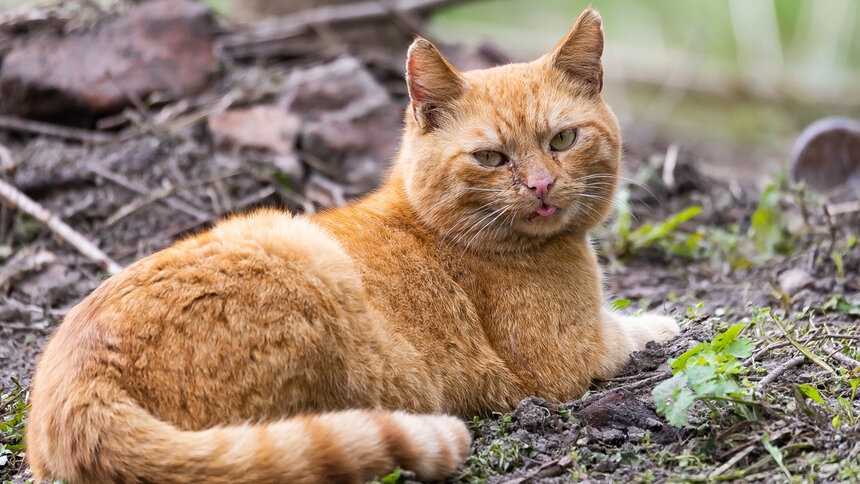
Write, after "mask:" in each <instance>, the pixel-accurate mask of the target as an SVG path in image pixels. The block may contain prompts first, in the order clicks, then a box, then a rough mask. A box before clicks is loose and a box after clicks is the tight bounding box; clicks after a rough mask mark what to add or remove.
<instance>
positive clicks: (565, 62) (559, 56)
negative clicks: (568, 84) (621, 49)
mask: <svg viewBox="0 0 860 484" xmlns="http://www.w3.org/2000/svg"><path fill="white" fill-rule="evenodd" d="M602 55H603V22H602V21H601V20H600V14H599V13H597V11H596V10H594V9H592V8H591V7H588V8H587V9H585V11H584V12H582V15H580V16H579V18H578V19H577V20H576V23H575V24H574V25H573V28H571V29H570V31H569V32H568V33H567V36H565V38H564V40H562V41H561V42H559V43H558V45H556V46H555V49H553V50H552V52H550V54H549V63H550V65H551V66H553V67H555V68H556V69H559V70H561V71H562V72H564V73H566V74H568V75H569V76H571V77H572V78H573V79H575V80H576V81H578V82H581V83H582V84H584V85H585V86H586V88H587V89H588V90H590V91H591V92H592V93H594V94H597V93H599V92H600V91H601V89H603V66H602V65H601V63H600V57H601V56H602Z"/></svg>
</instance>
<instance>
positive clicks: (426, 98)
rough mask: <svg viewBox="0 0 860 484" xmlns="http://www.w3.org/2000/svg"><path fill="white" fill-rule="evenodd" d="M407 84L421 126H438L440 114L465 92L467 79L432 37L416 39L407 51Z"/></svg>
mask: <svg viewBox="0 0 860 484" xmlns="http://www.w3.org/2000/svg"><path fill="white" fill-rule="evenodd" d="M406 86H407V87H408V88H409V98H410V99H411V100H412V112H413V115H414V116H415V121H416V122H417V123H418V126H419V127H420V128H421V129H425V130H426V129H432V128H434V127H436V121H437V119H436V118H437V115H438V113H439V111H440V110H443V109H445V108H446V107H447V106H448V105H449V104H450V103H451V102H452V101H454V100H456V99H457V98H459V97H460V96H462V95H463V94H465V92H466V89H467V88H468V83H467V82H466V80H465V79H464V78H463V76H462V75H460V73H459V72H457V70H456V69H454V67H453V66H451V64H449V63H448V61H446V60H445V58H444V57H442V54H440V53H439V51H438V50H437V49H436V47H435V46H434V45H433V44H431V43H430V41H428V40H426V39H422V38H420V37H419V38H417V39H415V41H414V42H412V45H410V46H409V52H408V53H407V54H406Z"/></svg>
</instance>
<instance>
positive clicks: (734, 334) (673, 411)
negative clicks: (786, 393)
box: [651, 324, 755, 427]
mask: <svg viewBox="0 0 860 484" xmlns="http://www.w3.org/2000/svg"><path fill="white" fill-rule="evenodd" d="M744 326H745V324H736V325H734V326H731V327H729V328H728V329H727V330H726V331H725V332H723V333H721V334H719V335H717V336H716V337H715V338H714V339H713V341H711V342H704V343H700V344H699V345H697V346H696V347H694V348H692V349H690V350H687V351H686V352H685V353H683V354H682V355H681V356H679V357H678V358H675V359H672V360H669V366H670V367H671V368H672V373H673V374H674V376H673V377H672V378H671V379H669V380H666V381H664V382H663V383H661V384H660V385H658V386H657V387H656V388H654V390H653V391H652V392H651V395H652V396H653V397H654V401H655V402H656V404H657V411H658V412H659V413H661V414H663V415H665V416H666V419H667V420H668V421H669V423H671V424H672V425H675V426H676V427H683V426H685V425H687V423H688V422H689V411H690V409H691V407H692V406H693V404H694V403H695V402H696V401H697V400H705V401H722V402H733V403H740V404H748V403H751V402H749V401H747V400H745V399H746V398H747V397H748V396H749V392H750V390H749V389H748V388H742V387H741V386H740V385H739V381H738V374H740V373H741V372H742V370H743V366H742V365H741V362H740V361H738V358H747V357H749V356H750V355H751V354H752V350H753V349H754V348H755V345H754V344H753V342H752V341H751V340H749V339H747V338H739V337H738V336H739V335H740V332H741V330H742V329H743V328H744Z"/></svg>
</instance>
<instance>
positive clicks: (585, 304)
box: [461, 243, 602, 330]
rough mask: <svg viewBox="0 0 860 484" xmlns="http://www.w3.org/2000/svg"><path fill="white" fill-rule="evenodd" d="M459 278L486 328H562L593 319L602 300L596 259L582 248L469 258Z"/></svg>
mask: <svg viewBox="0 0 860 484" xmlns="http://www.w3.org/2000/svg"><path fill="white" fill-rule="evenodd" d="M461 277H462V280H463V283H464V285H465V286H467V287H468V292H470V293H471V294H472V300H473V302H474V303H475V306H476V308H477V309H478V313H479V315H481V317H482V319H483V320H484V321H485V324H487V325H498V326H501V327H504V328H505V329H506V330H512V329H515V328H522V327H524V326H530V327H539V328H541V329H553V328H555V327H564V326H566V325H569V324H572V323H576V322H577V321H578V320H580V319H582V318H583V317H584V316H587V315H589V314H592V313H593V312H594V311H595V308H596V307H599V305H600V301H601V299H602V291H601V278H600V272H599V269H598V265H597V261H596V257H595V255H594V252H593V250H592V249H591V247H590V246H589V245H587V244H585V243H582V244H576V243H568V244H565V245H561V246H558V247H552V248H549V249H548V250H546V251H543V252H538V253H534V254H521V255H514V256H507V257H485V258H473V259H472V260H471V261H470V263H468V264H467V270H466V271H464V272H463V275H462V276H461Z"/></svg>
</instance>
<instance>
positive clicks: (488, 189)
mask: <svg viewBox="0 0 860 484" xmlns="http://www.w3.org/2000/svg"><path fill="white" fill-rule="evenodd" d="M463 188H465V189H466V190H478V191H481V192H503V191H504V190H502V189H501V188H477V187H463Z"/></svg>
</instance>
